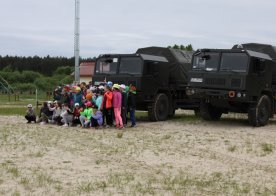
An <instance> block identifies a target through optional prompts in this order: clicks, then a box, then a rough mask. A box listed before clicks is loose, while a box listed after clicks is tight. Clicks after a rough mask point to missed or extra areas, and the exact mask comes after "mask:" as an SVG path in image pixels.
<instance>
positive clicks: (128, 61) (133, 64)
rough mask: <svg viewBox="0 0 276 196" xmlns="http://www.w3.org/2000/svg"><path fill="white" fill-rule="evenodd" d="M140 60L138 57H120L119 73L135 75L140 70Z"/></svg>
mask: <svg viewBox="0 0 276 196" xmlns="http://www.w3.org/2000/svg"><path fill="white" fill-rule="evenodd" d="M142 63H143V62H142V60H141V59H140V58H139V57H122V58H121V61H120V69H119V73H120V74H132V75H137V74H141V72H142Z"/></svg>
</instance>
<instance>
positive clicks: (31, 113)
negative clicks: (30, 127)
mask: <svg viewBox="0 0 276 196" xmlns="http://www.w3.org/2000/svg"><path fill="white" fill-rule="evenodd" d="M27 107H28V109H27V111H26V116H25V118H26V120H27V121H28V122H27V123H32V121H34V123H36V115H35V111H34V109H33V106H32V104H29V105H28V106H27Z"/></svg>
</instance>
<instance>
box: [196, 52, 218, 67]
mask: <svg viewBox="0 0 276 196" xmlns="http://www.w3.org/2000/svg"><path fill="white" fill-rule="evenodd" d="M218 65H219V53H215V52H204V53H200V54H198V55H196V56H195V57H194V61H193V69H200V70H206V71H217V70H218Z"/></svg>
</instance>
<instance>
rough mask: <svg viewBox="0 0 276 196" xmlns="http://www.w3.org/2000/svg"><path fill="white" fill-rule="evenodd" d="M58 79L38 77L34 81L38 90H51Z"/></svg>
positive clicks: (57, 82)
mask: <svg viewBox="0 0 276 196" xmlns="http://www.w3.org/2000/svg"><path fill="white" fill-rule="evenodd" d="M59 83H60V81H58V80H56V79H55V78H51V77H40V78H37V79H36V80H35V81H34V84H35V86H36V87H37V89H39V90H43V91H45V90H53V89H54V88H55V86H57V85H58V84H59Z"/></svg>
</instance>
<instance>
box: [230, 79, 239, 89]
mask: <svg viewBox="0 0 276 196" xmlns="http://www.w3.org/2000/svg"><path fill="white" fill-rule="evenodd" d="M231 87H241V79H239V78H235V79H232V80H231Z"/></svg>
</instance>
